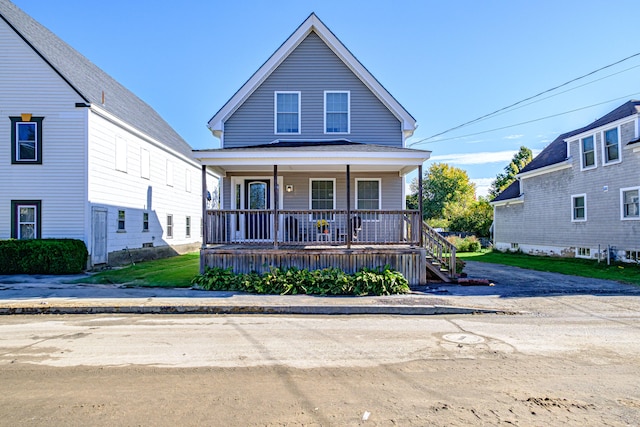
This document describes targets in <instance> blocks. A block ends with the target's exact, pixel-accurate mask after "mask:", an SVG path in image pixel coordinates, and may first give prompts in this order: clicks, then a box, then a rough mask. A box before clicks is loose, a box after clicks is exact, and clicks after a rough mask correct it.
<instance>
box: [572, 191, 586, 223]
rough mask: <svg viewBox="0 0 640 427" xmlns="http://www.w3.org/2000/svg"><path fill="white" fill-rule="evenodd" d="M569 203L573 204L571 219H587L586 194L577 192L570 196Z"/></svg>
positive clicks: (575, 220)
mask: <svg viewBox="0 0 640 427" xmlns="http://www.w3.org/2000/svg"><path fill="white" fill-rule="evenodd" d="M571 204H572V206H573V214H572V217H571V220H572V221H574V222H577V221H586V220H587V195H586V194H578V195H575V196H571Z"/></svg>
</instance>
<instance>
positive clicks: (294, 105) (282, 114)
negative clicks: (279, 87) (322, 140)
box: [275, 92, 300, 134]
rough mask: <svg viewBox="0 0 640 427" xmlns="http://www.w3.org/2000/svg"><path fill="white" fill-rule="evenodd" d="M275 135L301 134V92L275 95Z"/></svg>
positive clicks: (277, 93)
mask: <svg viewBox="0 0 640 427" xmlns="http://www.w3.org/2000/svg"><path fill="white" fill-rule="evenodd" d="M275 133H276V134H279V133H280V134H282V133H295V134H299V133H300V92H276V93H275Z"/></svg>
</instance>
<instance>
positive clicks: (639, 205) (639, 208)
mask: <svg viewBox="0 0 640 427" xmlns="http://www.w3.org/2000/svg"><path fill="white" fill-rule="evenodd" d="M639 193H640V187H634V188H621V189H620V199H621V200H620V202H621V210H622V219H640V197H639V196H640V194H639Z"/></svg>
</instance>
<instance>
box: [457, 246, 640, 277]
mask: <svg viewBox="0 0 640 427" xmlns="http://www.w3.org/2000/svg"><path fill="white" fill-rule="evenodd" d="M456 256H457V257H458V258H461V259H463V260H464V261H480V262H488V263H493V264H503V265H512V266H515V267H521V268H527V269H530V270H538V271H549V272H553V273H562V274H570V275H574V276H582V277H593V278H596V279H607V280H616V281H618V282H624V283H633V284H636V285H640V266H638V265H633V264H620V263H617V264H612V265H609V266H608V265H607V262H606V261H601V262H600V263H599V264H598V262H597V261H595V260H588V259H580V258H561V257H545V256H533V255H525V254H517V253H502V252H497V251H482V252H472V253H469V252H462V253H458V254H456Z"/></svg>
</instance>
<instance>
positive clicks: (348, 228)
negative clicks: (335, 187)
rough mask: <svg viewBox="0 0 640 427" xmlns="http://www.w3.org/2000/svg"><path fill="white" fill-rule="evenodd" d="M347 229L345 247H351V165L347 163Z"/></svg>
mask: <svg viewBox="0 0 640 427" xmlns="http://www.w3.org/2000/svg"><path fill="white" fill-rule="evenodd" d="M346 223H347V230H346V233H345V237H346V240H347V249H351V232H352V230H353V228H352V225H353V224H352V221H351V166H350V165H347V221H346Z"/></svg>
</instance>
